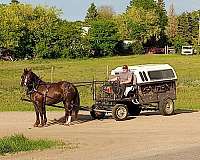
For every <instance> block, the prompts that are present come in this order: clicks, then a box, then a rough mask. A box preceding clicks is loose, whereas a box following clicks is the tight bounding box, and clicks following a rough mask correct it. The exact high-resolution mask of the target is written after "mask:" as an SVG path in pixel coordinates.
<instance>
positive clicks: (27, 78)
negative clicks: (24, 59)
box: [21, 68, 34, 86]
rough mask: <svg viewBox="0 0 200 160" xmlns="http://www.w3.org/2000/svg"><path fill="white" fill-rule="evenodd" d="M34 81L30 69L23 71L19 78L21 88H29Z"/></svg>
mask: <svg viewBox="0 0 200 160" xmlns="http://www.w3.org/2000/svg"><path fill="white" fill-rule="evenodd" d="M33 81H34V73H33V72H32V70H31V69H29V70H28V69H27V68H26V69H24V72H23V74H22V76H21V86H29V85H31V84H33Z"/></svg>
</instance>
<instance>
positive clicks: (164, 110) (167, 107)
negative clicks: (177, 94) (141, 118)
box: [159, 98, 174, 116]
mask: <svg viewBox="0 0 200 160" xmlns="http://www.w3.org/2000/svg"><path fill="white" fill-rule="evenodd" d="M159 110H160V113H161V114H162V115H163V116H169V115H172V114H174V101H173V100H172V99H169V98H168V99H166V100H163V101H160V102H159Z"/></svg>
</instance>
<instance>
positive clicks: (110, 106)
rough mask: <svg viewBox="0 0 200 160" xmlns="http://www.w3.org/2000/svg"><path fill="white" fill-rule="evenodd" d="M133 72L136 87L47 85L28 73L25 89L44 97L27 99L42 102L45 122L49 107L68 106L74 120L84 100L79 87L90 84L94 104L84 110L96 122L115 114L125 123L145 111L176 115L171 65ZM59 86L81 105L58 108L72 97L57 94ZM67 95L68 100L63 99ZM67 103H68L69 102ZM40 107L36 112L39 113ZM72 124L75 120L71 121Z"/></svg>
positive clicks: (131, 69)
mask: <svg viewBox="0 0 200 160" xmlns="http://www.w3.org/2000/svg"><path fill="white" fill-rule="evenodd" d="M121 72H122V68H121V67H118V68H116V69H114V70H112V72H111V75H112V76H117V75H119V74H120V73H121ZM129 72H131V73H132V74H133V75H134V77H135V78H136V80H137V82H136V83H135V84H129V86H124V85H123V86H122V85H120V83H119V82H118V81H114V82H108V81H95V80H93V81H92V82H77V83H74V84H71V83H69V82H65V81H63V82H59V83H46V82H43V81H42V80H41V79H39V77H38V76H37V75H35V74H34V73H33V72H32V71H31V70H29V71H28V70H24V73H23V75H22V82H21V84H22V86H23V85H25V86H27V88H28V92H27V94H28V95H30V97H31V96H36V95H38V96H37V97H40V99H39V100H41V101H39V100H37V97H36V98H34V97H32V100H29V99H24V100H26V101H30V102H34V105H35V106H36V105H37V103H36V102H35V100H37V101H39V102H40V103H39V102H38V104H39V105H41V107H40V108H41V109H42V110H41V112H42V113H43V112H44V113H45V123H46V110H45V105H50V106H53V107H59V108H65V110H66V107H68V110H66V111H67V112H70V117H71V112H72V110H73V109H75V112H76V114H77V113H78V109H79V106H80V99H79V93H78V90H77V89H76V87H80V86H88V85H89V86H91V87H92V94H93V101H94V104H93V105H92V106H91V107H83V106H82V107H81V108H82V109H84V110H87V111H90V114H91V116H92V117H93V118H94V119H101V118H104V116H105V114H106V113H112V116H113V118H114V119H115V120H117V121H121V120H125V119H126V118H127V116H128V115H133V116H137V115H139V114H140V112H141V110H159V111H160V112H161V114H162V115H172V114H173V113H174V101H175V99H176V80H177V76H176V73H175V71H174V69H173V68H172V67H171V66H170V65H168V64H147V65H138V66H129ZM31 77H34V78H32V79H35V80H36V81H31V80H32V79H30V80H29V79H28V78H31ZM26 83H28V85H26ZM39 87H40V88H39ZM59 87H60V88H61V89H60V90H61V91H62V90H63V91H65V90H66V89H68V90H69V89H70V88H71V90H69V91H70V92H71V93H70V92H69V91H68V92H65V93H68V94H69V93H70V94H69V95H74V97H75V98H76V99H75V100H73V99H72V100H71V101H72V102H73V103H74V102H77V104H71V102H70V103H69V104H68V105H67V106H65V107H62V106H57V105H55V104H56V103H58V102H61V101H63V100H66V98H71V97H69V96H68V95H67V94H66V95H65V93H63V92H60V95H59V96H60V97H59V96H58V94H55V92H54V90H55V89H58V88H59ZM127 87H129V88H131V89H130V90H129V92H128V94H124V93H125V92H124V91H125V90H126V88H127ZM39 89H40V90H41V91H40V90H39ZM72 91H73V92H72ZM74 91H76V92H74ZM56 93H57V92H56ZM76 95H77V96H76ZM64 96H65V98H63V97H64ZM55 97H56V98H55ZM54 101H55V102H54ZM63 103H64V104H66V103H65V101H64V102H63ZM36 107H37V106H36ZM37 108H38V107H37ZM37 108H36V111H38V110H37ZM76 108H77V110H76ZM43 109H44V110H43ZM37 118H38V117H37ZM70 121H71V118H70V120H69V122H70ZM36 122H37V121H36Z"/></svg>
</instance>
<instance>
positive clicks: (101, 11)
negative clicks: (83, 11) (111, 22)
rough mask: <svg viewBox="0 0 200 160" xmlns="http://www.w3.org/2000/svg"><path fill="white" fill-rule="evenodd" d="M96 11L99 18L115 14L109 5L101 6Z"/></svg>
mask: <svg viewBox="0 0 200 160" xmlns="http://www.w3.org/2000/svg"><path fill="white" fill-rule="evenodd" d="M97 11H98V18H99V19H112V18H113V16H114V15H115V12H114V11H113V8H112V7H111V6H101V7H99V8H98V10H97Z"/></svg>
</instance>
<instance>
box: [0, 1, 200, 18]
mask: <svg viewBox="0 0 200 160" xmlns="http://www.w3.org/2000/svg"><path fill="white" fill-rule="evenodd" d="M18 1H20V2H23V3H29V4H33V5H38V4H40V5H47V6H55V7H56V8H59V9H62V11H63V15H62V16H61V17H62V18H63V19H66V20H68V21H77V20H83V19H84V18H85V16H86V13H87V9H88V7H89V6H90V4H91V3H92V2H94V3H95V5H96V6H97V7H100V6H102V5H104V6H105V5H107V6H111V7H112V8H113V10H114V11H115V12H116V13H123V12H124V11H125V10H126V7H127V6H128V5H129V2H130V0H18ZM172 1H173V2H174V8H175V11H176V13H177V14H181V13H182V12H186V11H188V12H189V11H192V10H197V9H200V0H165V6H166V10H168V9H169V5H170V4H171V2H172ZM9 2H10V0H0V3H6V4H8V3H9Z"/></svg>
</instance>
